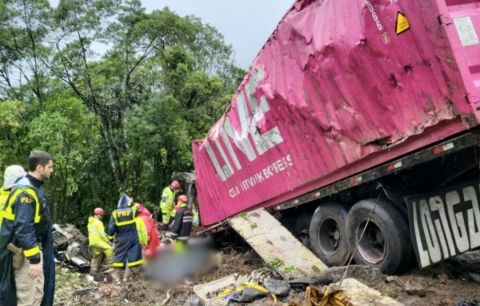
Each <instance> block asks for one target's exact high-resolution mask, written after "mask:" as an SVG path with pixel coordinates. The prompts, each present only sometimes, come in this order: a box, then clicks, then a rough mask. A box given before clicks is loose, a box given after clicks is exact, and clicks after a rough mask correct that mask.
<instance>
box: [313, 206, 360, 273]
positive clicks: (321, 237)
mask: <svg viewBox="0 0 480 306" xmlns="http://www.w3.org/2000/svg"><path fill="white" fill-rule="evenodd" d="M347 213H348V212H347V209H346V208H345V207H344V206H343V205H342V204H339V203H324V204H320V206H319V207H318V208H317V209H316V210H315V212H314V213H313V217H312V220H311V221H310V229H309V236H310V247H311V249H312V250H313V252H314V253H315V254H316V255H317V256H318V257H319V258H320V259H321V260H322V261H323V262H324V263H325V264H326V265H328V266H342V265H344V264H345V263H347V261H348V258H349V255H350V248H349V245H348V241H347V236H346V232H345V219H346V217H347Z"/></svg>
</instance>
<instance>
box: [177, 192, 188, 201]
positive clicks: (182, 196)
mask: <svg viewBox="0 0 480 306" xmlns="http://www.w3.org/2000/svg"><path fill="white" fill-rule="evenodd" d="M177 202H178V203H186V202H187V196H186V195H183V194H182V195H181V196H179V197H178V199H177Z"/></svg>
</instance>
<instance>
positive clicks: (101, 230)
mask: <svg viewBox="0 0 480 306" xmlns="http://www.w3.org/2000/svg"><path fill="white" fill-rule="evenodd" d="M104 215H105V211H104V210H103V209H102V208H99V207H97V208H95V209H94V210H93V216H90V217H89V218H88V242H89V246H90V250H91V251H92V262H91V263H90V274H91V275H93V276H95V275H96V274H97V273H98V271H99V269H100V266H101V265H102V262H105V265H106V266H110V264H111V262H112V258H113V249H112V246H111V245H110V244H109V240H108V237H107V234H106V233H105V227H104V225H103V222H102V218H103V216H104Z"/></svg>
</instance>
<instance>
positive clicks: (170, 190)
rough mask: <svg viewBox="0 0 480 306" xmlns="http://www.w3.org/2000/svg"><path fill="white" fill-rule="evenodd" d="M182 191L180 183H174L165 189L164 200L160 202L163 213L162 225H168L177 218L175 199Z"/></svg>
mask: <svg viewBox="0 0 480 306" xmlns="http://www.w3.org/2000/svg"><path fill="white" fill-rule="evenodd" d="M179 189H180V183H179V182H178V181H173V182H172V183H171V184H170V186H167V187H165V188H164V189H163V192H162V200H161V201H160V210H161V211H162V223H163V224H164V225H168V224H169V223H170V221H171V219H172V218H173V217H174V216H175V210H174V209H173V208H174V206H175V197H176V196H177V192H178V190H179Z"/></svg>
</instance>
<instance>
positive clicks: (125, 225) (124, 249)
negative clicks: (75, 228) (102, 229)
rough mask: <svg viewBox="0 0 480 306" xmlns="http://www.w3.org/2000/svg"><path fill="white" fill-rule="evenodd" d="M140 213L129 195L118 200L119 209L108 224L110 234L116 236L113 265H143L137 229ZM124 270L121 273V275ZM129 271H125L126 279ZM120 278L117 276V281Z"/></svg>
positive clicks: (120, 267)
mask: <svg viewBox="0 0 480 306" xmlns="http://www.w3.org/2000/svg"><path fill="white" fill-rule="evenodd" d="M138 214H139V207H138V205H137V204H135V205H133V200H132V199H131V198H129V197H128V196H127V195H122V196H121V197H120V200H119V201H118V206H117V209H116V210H114V211H113V213H112V216H111V218H110V222H109V224H108V232H107V234H108V236H109V237H110V238H113V237H115V250H114V252H115V256H114V259H113V263H112V267H113V268H117V269H121V270H120V271H122V272H123V270H124V269H125V268H127V267H128V268H132V267H138V266H141V265H143V256H142V246H141V244H140V238H139V232H138V230H137V221H136V217H137V216H138ZM122 272H121V273H119V274H120V275H116V276H117V277H118V276H121V275H122ZM127 274H128V273H123V280H124V281H125V280H126V277H127ZM118 280H119V279H118V278H117V281H118Z"/></svg>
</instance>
